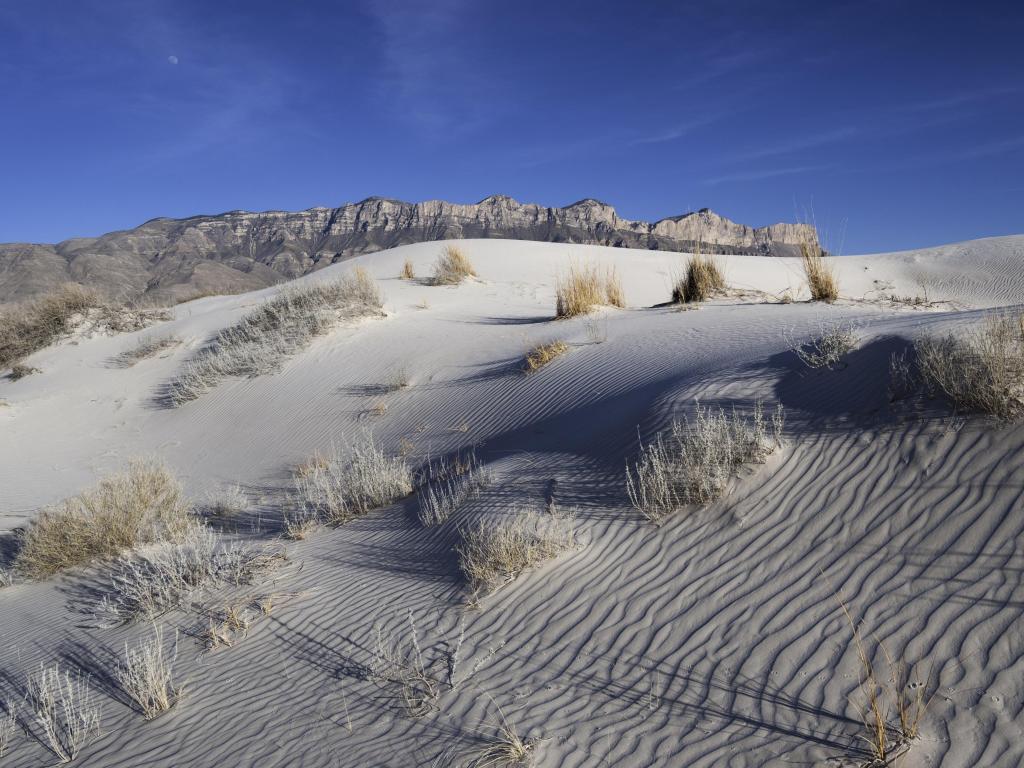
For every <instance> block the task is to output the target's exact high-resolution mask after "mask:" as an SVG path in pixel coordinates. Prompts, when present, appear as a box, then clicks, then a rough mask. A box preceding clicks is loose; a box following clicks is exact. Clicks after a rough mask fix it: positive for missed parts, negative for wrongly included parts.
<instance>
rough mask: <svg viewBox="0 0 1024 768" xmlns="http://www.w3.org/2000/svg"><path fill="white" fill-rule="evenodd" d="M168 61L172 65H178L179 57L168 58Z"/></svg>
mask: <svg viewBox="0 0 1024 768" xmlns="http://www.w3.org/2000/svg"><path fill="white" fill-rule="evenodd" d="M167 60H168V61H169V62H170V63H171V64H177V63H178V57H177V56H168V57H167Z"/></svg>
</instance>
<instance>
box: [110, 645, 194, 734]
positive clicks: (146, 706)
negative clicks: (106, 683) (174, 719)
mask: <svg viewBox="0 0 1024 768" xmlns="http://www.w3.org/2000/svg"><path fill="white" fill-rule="evenodd" d="M177 658H178V638H177V635H175V638H174V645H173V646H172V647H170V648H167V647H165V646H164V638H163V632H162V631H161V630H160V628H159V627H157V626H154V627H153V637H152V638H150V639H148V640H144V641H142V642H141V643H139V645H138V647H136V648H129V647H128V644H127V643H125V646H124V660H123V661H122V663H121V664H120V665H119V666H118V668H117V670H116V672H115V673H114V674H115V677H116V678H117V682H118V683H119V684H120V686H121V689H122V690H123V691H124V692H125V693H126V694H128V696H129V697H131V699H132V701H134V702H135V704H136V705H137V706H138V707H139V711H140V712H142V715H143V717H145V718H146V719H147V720H152V719H153V718H155V717H157V716H158V715H160V714H162V713H164V712H166V711H167V710H169V709H170V708H171V707H173V706H174V705H175V704H176V703H177V702H178V699H179V698H180V697H181V686H176V685H175V684H174V681H173V677H174V662H175V661H176V660H177Z"/></svg>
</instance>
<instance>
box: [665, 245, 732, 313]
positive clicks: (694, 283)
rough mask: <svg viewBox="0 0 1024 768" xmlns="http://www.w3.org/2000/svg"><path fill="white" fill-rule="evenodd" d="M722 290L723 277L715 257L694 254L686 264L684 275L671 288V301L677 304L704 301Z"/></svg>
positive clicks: (723, 286)
mask: <svg viewBox="0 0 1024 768" xmlns="http://www.w3.org/2000/svg"><path fill="white" fill-rule="evenodd" d="M724 290H725V278H724V277H722V271H721V270H720V269H719V268H718V263H717V262H716V261H715V259H714V258H712V257H711V256H702V255H700V254H695V255H694V256H692V257H691V258H690V260H689V262H687V264H686V275H685V276H684V277H683V278H682V279H680V280H679V281H678V282H677V283H676V285H675V287H674V288H673V289H672V301H674V302H676V303H677V304H682V303H689V302H694V301H704V300H705V299H709V298H711V296H712V295H714V294H715V292H717V291H724Z"/></svg>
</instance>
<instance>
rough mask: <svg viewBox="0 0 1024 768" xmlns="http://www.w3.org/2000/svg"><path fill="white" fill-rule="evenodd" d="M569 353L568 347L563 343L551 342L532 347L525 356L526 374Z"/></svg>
mask: <svg viewBox="0 0 1024 768" xmlns="http://www.w3.org/2000/svg"><path fill="white" fill-rule="evenodd" d="M568 351H569V345H568V344H566V343H565V342H564V341H552V342H550V343H549V344H540V345H538V346H536V347H534V348H533V349H532V350H530V352H529V353H528V354H527V355H526V372H527V373H532V372H534V371H539V370H540V369H541V368H543V367H544V366H545V365H547V364H548V363H550V362H551V361H552V360H554V359H555V358H556V357H559V356H560V355H564V354H565V353H566V352H568Z"/></svg>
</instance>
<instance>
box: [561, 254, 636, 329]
mask: <svg viewBox="0 0 1024 768" xmlns="http://www.w3.org/2000/svg"><path fill="white" fill-rule="evenodd" d="M602 305H606V306H614V307H624V306H626V300H625V296H624V294H623V291H622V283H621V282H620V281H619V275H618V272H617V271H616V270H615V268H614V267H609V268H607V269H605V270H601V269H600V268H599V267H598V266H597V265H596V264H593V263H588V264H577V263H572V264H570V265H569V269H568V271H567V272H566V273H565V274H560V275H558V277H557V278H556V280H555V315H556V316H557V317H576V316H577V315H585V314H587V313H588V312H590V311H591V310H593V308H594V307H597V306H602Z"/></svg>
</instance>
